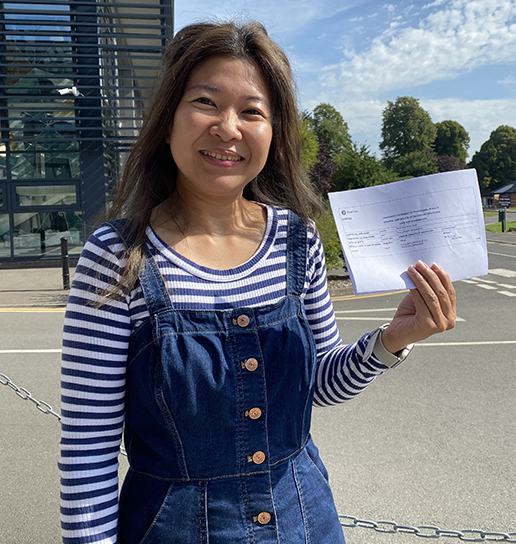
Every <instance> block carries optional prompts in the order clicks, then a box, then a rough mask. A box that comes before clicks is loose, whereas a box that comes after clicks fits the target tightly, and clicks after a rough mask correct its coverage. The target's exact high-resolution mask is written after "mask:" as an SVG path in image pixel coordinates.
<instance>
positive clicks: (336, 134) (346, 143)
mask: <svg viewBox="0 0 516 544" xmlns="http://www.w3.org/2000/svg"><path fill="white" fill-rule="evenodd" d="M310 121H311V123H312V127H313V130H314V132H315V134H316V136H317V139H318V140H319V143H321V144H326V145H327V146H328V151H329V153H330V156H331V158H333V159H334V158H335V157H336V156H337V155H339V154H341V153H344V152H345V151H346V150H347V149H348V148H349V147H350V145H351V137H350V135H349V128H348V124H347V123H346V121H344V118H343V117H342V115H341V114H340V113H339V112H338V111H337V110H336V109H335V108H334V107H333V106H332V105H330V104H325V103H322V104H319V105H318V106H317V107H316V108H315V109H314V111H313V112H312V115H311V118H310Z"/></svg>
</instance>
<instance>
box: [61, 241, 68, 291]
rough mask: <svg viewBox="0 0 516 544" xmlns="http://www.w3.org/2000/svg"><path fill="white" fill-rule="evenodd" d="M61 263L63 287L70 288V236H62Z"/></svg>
mask: <svg viewBox="0 0 516 544" xmlns="http://www.w3.org/2000/svg"><path fill="white" fill-rule="evenodd" d="M61 265H62V268H63V289H70V266H69V263H68V238H65V237H63V238H61Z"/></svg>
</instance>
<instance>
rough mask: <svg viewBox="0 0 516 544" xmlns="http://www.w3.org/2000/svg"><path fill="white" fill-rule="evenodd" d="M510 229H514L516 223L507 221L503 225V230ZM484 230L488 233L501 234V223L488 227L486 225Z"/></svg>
mask: <svg viewBox="0 0 516 544" xmlns="http://www.w3.org/2000/svg"><path fill="white" fill-rule="evenodd" d="M510 228H513V229H516V221H507V222H506V223H505V230H506V231H507V230H509V229H510ZM486 230H488V231H489V232H502V223H501V222H498V223H491V224H490V225H486Z"/></svg>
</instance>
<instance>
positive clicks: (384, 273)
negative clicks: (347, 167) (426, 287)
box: [328, 169, 487, 295]
mask: <svg viewBox="0 0 516 544" xmlns="http://www.w3.org/2000/svg"><path fill="white" fill-rule="evenodd" d="M328 196H329V198H330V204H331V208H332V211H333V215H334V217H335V223H336V225H337V230H338V233H339V237H340V241H341V244H342V249H343V252H344V256H345V259H346V264H347V267H348V272H349V275H350V278H351V281H352V283H353V289H354V290H355V293H356V294H357V295H361V294H367V293H380V292H385V291H399V290H403V289H412V288H413V287H414V285H413V283H412V281H411V280H410V279H409V278H408V275H407V273H406V271H407V268H408V267H409V266H410V265H411V264H415V263H416V262H417V261H418V260H422V261H424V262H426V263H427V264H428V265H431V264H432V263H434V262H435V263H437V264H439V265H440V266H442V267H443V268H444V269H445V270H446V272H448V274H449V276H450V278H451V280H452V281H457V280H462V279H467V278H472V277H477V276H483V275H485V274H487V246H486V233H485V227H484V218H483V213H482V203H481V200H480V192H479V186H478V180H477V174H476V171H475V170H473V169H469V170H456V171H453V172H443V173H441V174H433V175H430V176H422V177H419V178H412V179H406V180H402V181H397V182H394V183H388V184H386V185H377V186H374V187H366V188H364V189H355V190H351V191H342V192H337V193H330V194H329V195H328Z"/></svg>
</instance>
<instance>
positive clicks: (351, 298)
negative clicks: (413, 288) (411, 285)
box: [330, 289, 408, 302]
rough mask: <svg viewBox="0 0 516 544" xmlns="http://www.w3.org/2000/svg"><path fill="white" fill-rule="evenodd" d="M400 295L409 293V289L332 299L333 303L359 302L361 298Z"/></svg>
mask: <svg viewBox="0 0 516 544" xmlns="http://www.w3.org/2000/svg"><path fill="white" fill-rule="evenodd" d="M400 293H408V289H404V290H403V291H389V292H388V293H372V294H370V295H358V296H357V295H342V296H341V297H330V298H331V300H332V301H336V302H339V301H341V300H358V299H361V298H373V297H386V296H388V295H397V294H400Z"/></svg>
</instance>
